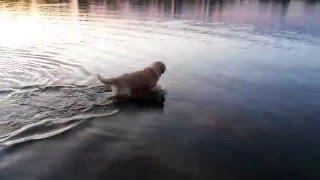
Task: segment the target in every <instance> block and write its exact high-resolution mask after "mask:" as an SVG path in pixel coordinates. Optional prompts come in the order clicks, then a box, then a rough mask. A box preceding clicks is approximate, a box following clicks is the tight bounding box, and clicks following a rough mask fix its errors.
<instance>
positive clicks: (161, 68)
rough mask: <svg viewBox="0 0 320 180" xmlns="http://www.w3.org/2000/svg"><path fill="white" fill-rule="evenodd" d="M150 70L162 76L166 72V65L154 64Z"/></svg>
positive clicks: (161, 63)
mask: <svg viewBox="0 0 320 180" xmlns="http://www.w3.org/2000/svg"><path fill="white" fill-rule="evenodd" d="M152 68H153V69H154V70H155V71H157V72H158V73H159V74H163V73H164V72H165V71H166V65H165V64H164V63H163V62H161V61H157V62H154V63H153V64H152Z"/></svg>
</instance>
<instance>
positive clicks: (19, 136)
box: [0, 110, 119, 146]
mask: <svg viewBox="0 0 320 180" xmlns="http://www.w3.org/2000/svg"><path fill="white" fill-rule="evenodd" d="M117 112H119V110H114V111H113V112H110V113H104V114H91V113H90V114H85V115H78V116H74V117H70V118H65V119H58V120H43V121H40V122H37V123H33V124H29V125H27V126H24V127H22V128H21V129H18V130H17V131H14V132H12V133H10V134H9V135H8V136H7V137H5V138H2V139H0V145H4V146H8V145H14V144H18V143H24V142H27V141H32V140H39V139H45V138H49V137H53V136H56V135H59V134H61V133H63V132H65V131H67V130H69V129H71V128H73V127H76V126H78V125H80V124H81V123H83V122H84V121H85V120H89V119H92V118H96V117H105V116H110V115H113V114H116V113H117ZM64 124H67V125H64ZM55 126H57V127H55ZM60 126H62V127H60ZM44 129H50V130H45V132H41V131H43V130H44Z"/></svg>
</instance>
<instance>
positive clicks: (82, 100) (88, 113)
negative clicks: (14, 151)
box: [0, 85, 119, 146]
mask: <svg viewBox="0 0 320 180" xmlns="http://www.w3.org/2000/svg"><path fill="white" fill-rule="evenodd" d="M5 92H6V93H7V91H5ZM10 92H11V91H10ZM10 92H8V93H9V95H8V94H7V97H6V98H4V99H2V100H1V101H0V124H1V126H0V146H10V145H14V144H19V143H24V142H28V141H33V140H40V139H45V138H50V137H53V136H56V135H59V134H61V133H63V132H66V131H67V130H70V129H72V128H74V127H77V126H78V125H80V124H81V123H83V122H85V121H87V120H90V119H93V118H98V117H106V116H110V115H113V114H116V113H117V112H119V109H118V108H117V107H115V106H114V102H113V101H110V100H108V96H109V95H110V94H108V93H107V92H104V91H101V89H100V88H99V86H96V87H95V86H92V87H90V86H88V87H87V86H72V85H70V86H42V87H41V86H39V87H38V86H32V87H26V88H21V89H20V90H16V91H12V92H11V93H10Z"/></svg>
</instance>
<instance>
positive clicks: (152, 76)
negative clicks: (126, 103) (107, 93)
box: [98, 61, 166, 97]
mask: <svg viewBox="0 0 320 180" xmlns="http://www.w3.org/2000/svg"><path fill="white" fill-rule="evenodd" d="M165 71H166V66H165V64H164V63H163V62H161V61H157V62H154V63H152V64H151V66H149V67H146V68H144V69H143V70H140V71H136V72H132V73H126V74H123V75H121V76H119V77H115V78H103V77H101V76H100V75H99V74H98V79H99V80H100V81H101V82H103V83H104V84H105V85H106V87H107V88H110V89H111V91H112V92H113V94H114V96H115V97H130V96H131V95H132V93H134V92H135V91H143V90H150V89H151V88H153V87H155V86H156V85H157V83H158V81H159V78H160V76H161V75H162V74H163V73H164V72H165Z"/></svg>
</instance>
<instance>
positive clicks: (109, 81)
mask: <svg viewBox="0 0 320 180" xmlns="http://www.w3.org/2000/svg"><path fill="white" fill-rule="evenodd" d="M97 77H98V79H99V80H100V81H101V82H103V83H104V84H107V85H111V84H113V83H114V78H108V79H107V78H103V77H101V76H100V75H99V74H97Z"/></svg>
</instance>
